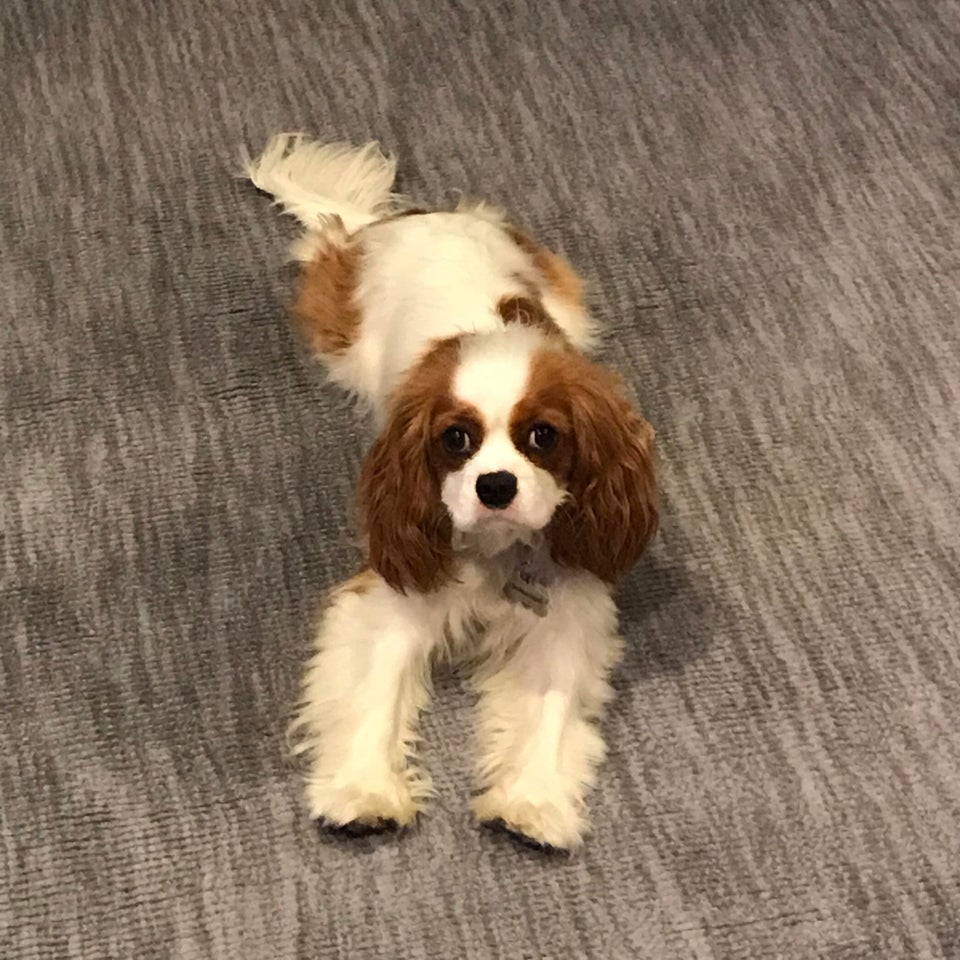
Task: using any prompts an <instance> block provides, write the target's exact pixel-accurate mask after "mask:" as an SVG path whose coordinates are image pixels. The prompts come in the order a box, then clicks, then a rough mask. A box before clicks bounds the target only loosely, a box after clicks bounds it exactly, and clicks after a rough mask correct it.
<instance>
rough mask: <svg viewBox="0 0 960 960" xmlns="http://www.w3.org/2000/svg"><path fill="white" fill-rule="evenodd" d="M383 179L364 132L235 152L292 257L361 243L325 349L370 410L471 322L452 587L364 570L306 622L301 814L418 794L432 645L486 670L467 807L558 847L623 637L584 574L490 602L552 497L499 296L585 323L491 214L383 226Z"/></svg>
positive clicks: (384, 816)
mask: <svg viewBox="0 0 960 960" xmlns="http://www.w3.org/2000/svg"><path fill="white" fill-rule="evenodd" d="M394 172H395V163H394V161H392V160H388V159H387V158H385V157H384V156H383V155H382V154H381V153H380V152H379V150H378V148H377V147H376V145H375V144H367V145H366V146H365V147H361V148H359V149H357V148H352V147H349V146H347V145H344V144H333V145H322V144H317V143H314V142H312V141H310V140H308V139H306V138H305V137H302V136H301V135H289V134H284V135H281V136H279V137H275V138H274V139H273V140H271V141H270V143H269V144H268V146H267V149H266V150H265V152H264V154H263V156H262V157H261V158H260V159H259V160H257V161H251V162H248V164H247V173H248V175H249V176H250V179H251V180H253V182H254V183H255V184H256V185H257V186H258V187H260V188H261V189H263V190H265V191H267V192H268V193H271V194H273V195H274V196H275V197H276V199H277V202H278V203H280V204H282V206H283V207H284V209H285V210H286V211H287V212H289V213H291V214H293V215H295V216H296V217H298V218H299V219H300V220H301V221H302V222H303V223H304V224H305V225H306V227H307V233H306V235H305V236H304V237H303V238H301V240H300V241H298V242H297V244H296V245H295V248H294V255H295V256H296V257H297V258H298V259H303V260H306V259H310V258H311V257H312V256H313V255H314V254H315V252H316V250H317V249H318V247H319V245H320V244H324V243H327V244H348V243H349V244H355V245H356V246H357V247H358V248H359V250H360V251H361V255H362V260H361V268H360V273H359V283H358V289H357V291H356V294H355V299H356V301H357V306H358V307H359V308H360V316H361V326H360V331H359V335H358V338H357V339H356V341H355V342H354V343H353V344H352V345H351V346H350V347H349V348H348V349H347V350H346V351H344V352H343V353H342V354H339V355H336V356H329V357H325V358H324V359H325V360H326V363H327V366H328V369H329V372H330V375H331V377H332V379H333V380H335V381H336V382H338V383H340V384H341V385H342V386H344V387H346V388H347V389H348V390H350V391H351V392H353V393H354V395H356V396H357V397H359V398H360V399H362V400H363V401H365V402H366V404H367V405H368V406H369V407H370V408H371V409H372V410H373V412H374V414H375V416H376V417H377V418H378V419H380V420H382V419H383V418H384V417H385V415H386V413H387V410H388V407H389V398H390V395H391V393H392V392H393V391H394V390H395V389H396V387H397V385H398V384H399V383H400V382H401V380H402V378H403V376H404V375H405V374H406V373H407V371H408V370H409V369H410V367H411V365H412V364H414V363H415V362H416V360H417V358H418V357H420V356H421V355H422V354H423V353H424V352H425V351H426V350H427V349H428V348H429V347H430V345H431V344H432V343H433V342H435V341H436V340H438V339H442V338H447V337H451V336H454V335H457V334H470V335H471V336H468V337H466V338H464V340H463V342H462V353H461V357H460V365H459V368H458V372H457V375H456V378H455V382H454V384H453V392H454V393H455V394H456V395H457V396H458V397H459V398H460V399H461V400H463V401H465V402H468V403H470V404H472V405H473V406H474V407H476V409H477V410H478V411H479V412H480V414H481V415H482V417H483V421H484V424H483V425H484V431H485V432H484V440H483V442H482V444H481V447H480V449H479V450H478V451H477V452H476V453H475V454H474V455H473V456H472V457H471V458H470V459H469V460H468V461H467V463H466V464H465V465H464V467H463V468H462V469H461V470H459V471H456V472H454V473H451V474H449V475H447V477H446V478H445V481H444V483H443V489H442V498H443V501H444V503H445V504H446V507H447V510H448V511H449V513H450V515H451V517H452V519H453V523H454V541H453V545H454V548H455V550H456V551H457V558H458V559H457V564H458V566H457V569H456V571H455V575H454V576H453V577H452V578H451V580H450V581H449V583H448V584H447V585H446V586H444V587H442V588H440V589H439V590H438V591H436V592H434V593H431V594H429V595H422V594H417V593H415V592H410V593H408V594H405V595H404V594H401V593H399V592H397V591H395V590H393V589H392V588H391V587H389V586H388V585H387V584H386V583H385V582H384V581H383V580H382V579H380V578H379V577H378V576H376V575H374V574H370V575H369V577H367V578H365V579H361V580H360V581H356V582H352V583H348V584H347V585H345V586H344V587H343V588H341V589H340V590H339V591H338V592H337V593H336V594H335V595H334V597H333V598H332V600H331V602H330V604H329V606H328V608H327V610H326V612H325V614H324V616H323V620H322V622H321V625H320V628H319V632H318V635H317V641H316V646H317V653H316V655H315V657H314V658H313V660H312V661H311V662H310V664H309V666H308V669H307V673H306V678H305V681H304V690H303V693H304V696H303V702H302V705H301V709H300V711H299V714H298V717H297V720H296V722H295V724H294V728H295V733H296V734H297V743H298V747H297V750H298V752H301V753H303V754H305V755H306V756H307V757H308V759H309V764H310V772H309V778H308V786H307V799H308V803H309V807H310V812H311V813H312V815H313V816H315V817H318V818H322V819H324V820H326V821H329V822H331V823H334V824H347V823H351V822H355V821H358V822H360V823H367V824H377V823H379V822H380V821H384V820H392V821H396V822H397V823H399V824H407V823H410V822H411V821H412V820H413V819H414V818H415V817H416V814H417V811H418V810H419V809H420V807H421V805H422V802H423V800H424V799H425V798H426V797H427V796H428V795H429V793H430V784H429V779H428V777H427V775H426V774H425V773H423V772H422V771H420V770H419V769H418V768H417V765H416V763H415V760H414V757H413V746H414V743H415V740H416V720H417V714H418V713H419V711H420V710H421V709H422V708H423V707H424V706H425V704H426V701H427V695H428V686H429V680H428V677H429V664H430V659H431V657H432V656H433V655H435V654H436V653H437V652H438V651H442V650H449V651H450V652H453V653H456V654H463V655H465V656H468V657H470V658H471V659H477V660H479V661H481V662H482V663H483V664H484V666H483V668H482V670H481V672H480V673H479V674H478V678H477V686H478V689H479V691H480V695H481V697H480V724H479V733H478V739H479V746H480V761H479V765H478V775H479V781H480V785H481V786H482V787H483V793H482V794H481V796H480V797H479V798H478V799H477V800H476V801H475V804H474V810H475V812H476V814H477V816H478V817H479V818H480V819H481V820H502V821H503V822H504V823H505V824H506V825H507V826H508V827H510V828H511V829H513V830H516V831H519V832H521V833H523V834H525V835H527V836H529V837H531V838H532V839H534V840H537V841H539V842H541V843H545V844H550V845H552V846H556V847H562V848H572V847H575V846H577V845H578V844H579V843H580V841H581V839H582V837H583V834H584V831H585V829H586V816H585V807H584V794H585V792H586V790H587V789H588V788H589V787H590V785H591V784H592V782H593V778H594V770H595V767H596V765H597V764H598V763H599V762H600V760H601V758H602V756H603V752H604V751H603V742H602V740H601V739H600V735H599V733H598V731H597V730H596V727H595V726H594V724H593V719H594V717H595V716H596V714H597V712H598V711H599V709H600V707H601V705H602V703H603V701H604V700H605V699H606V697H607V695H608V686H607V675H608V673H609V671H610V669H611V667H612V665H613V663H614V661H615V660H616V657H617V653H618V651H619V648H620V641H619V638H618V637H617V632H616V614H615V609H614V604H613V601H612V598H611V594H610V590H609V588H608V586H607V585H606V584H604V583H602V582H601V581H600V580H598V579H597V578H595V577H593V576H592V575H589V574H586V573H574V572H569V571H568V572H566V573H564V574H563V575H562V576H561V577H560V578H559V579H558V580H557V581H556V583H555V584H553V585H552V586H551V587H550V588H549V594H550V598H549V610H548V613H547V615H546V616H545V617H544V618H542V619H540V618H538V617H537V616H536V615H535V614H534V613H531V612H530V611H528V610H526V609H525V608H523V607H522V606H519V605H518V604H515V603H512V602H509V601H508V600H506V599H504V597H503V588H504V585H505V583H506V581H507V579H508V578H509V577H510V575H511V573H512V569H511V567H510V562H509V561H508V560H506V559H505V557H504V553H503V551H505V550H506V548H508V547H509V546H510V545H511V544H513V543H514V542H515V541H516V540H518V539H528V538H529V537H530V536H531V535H532V531H535V530H539V529H541V528H543V527H544V526H545V525H546V524H547V523H548V522H549V520H550V517H551V516H552V515H553V512H554V510H555V509H556V507H557V506H558V505H559V504H560V503H561V502H562V500H563V499H564V497H565V491H564V490H563V489H562V487H561V486H560V485H559V484H558V483H557V481H556V480H555V479H554V477H553V476H552V475H551V474H550V473H549V472H548V471H546V470H543V469H541V468H539V467H537V466H536V465H535V464H533V463H532V462H531V461H530V460H528V459H527V458H526V457H525V456H524V455H523V454H522V453H521V452H520V451H519V450H518V449H517V448H516V447H515V446H514V445H513V442H512V440H511V437H510V432H509V427H510V415H511V411H512V410H513V408H514V406H515V405H516V403H517V401H518V400H519V399H520V398H521V397H522V396H523V395H524V393H525V391H526V389H527V385H528V379H529V370H530V360H531V357H532V355H533V353H534V352H535V351H537V350H540V349H544V348H549V343H548V341H547V339H546V338H545V336H544V334H543V333H542V332H541V331H539V330H536V329H531V328H527V327H524V326H521V325H518V324H512V325H505V324H504V321H503V319H502V318H501V317H500V315H499V313H498V312H497V305H498V303H499V301H500V300H501V299H502V298H504V297H507V296H516V295H522V294H528V293H529V291H530V289H531V288H533V289H535V291H536V293H537V294H538V295H539V296H540V298H541V301H542V303H543V305H544V307H545V309H546V310H547V311H548V312H549V314H550V315H551V316H552V318H553V320H554V321H555V322H556V323H557V325H558V326H559V327H560V328H561V330H563V331H564V333H565V334H566V335H567V337H568V339H569V341H570V342H571V344H572V345H573V346H574V347H576V348H578V349H585V348H587V347H589V345H590V343H591V341H592V339H593V326H592V321H591V320H590V317H589V315H588V314H587V313H586V311H584V310H583V309H582V308H581V307H580V306H579V305H576V304H572V303H570V302H569V301H566V300H564V299H563V298H561V297H558V296H557V295H556V294H555V293H554V292H553V291H552V290H551V289H550V288H549V287H547V286H546V285H545V282H544V278H543V277H542V276H540V274H539V273H538V271H537V269H536V267H535V264H534V263H533V260H532V258H531V257H530V255H529V254H528V253H527V252H525V251H524V250H523V249H522V248H521V247H520V246H519V245H518V244H517V243H516V242H515V241H514V239H513V238H512V237H511V235H510V233H509V232H508V231H507V230H506V229H505V225H506V222H505V219H504V217H503V214H502V213H501V212H500V211H498V210H496V209H494V208H492V207H488V206H486V205H484V204H477V203H475V204H461V205H460V206H459V207H458V209H457V210H455V211H453V212H450V213H431V214H423V215H417V216H410V217H400V218H391V217H390V216H389V215H390V214H392V213H394V212H396V200H397V198H396V197H394V196H393V195H392V194H391V192H390V191H391V186H392V183H393V176H394ZM384 218H386V219H384ZM499 470H508V471H510V472H511V473H513V474H515V475H516V477H517V480H518V493H517V496H516V498H515V499H514V501H513V502H512V503H511V504H510V505H509V506H508V507H507V508H505V509H503V510H496V511H494V510H490V509H488V508H486V507H484V506H483V505H482V504H481V503H480V502H479V500H478V497H477V494H476V481H477V477H478V476H479V475H480V474H481V473H490V472H495V471H499ZM478 624H481V625H483V627H484V629H483V631H482V633H478Z"/></svg>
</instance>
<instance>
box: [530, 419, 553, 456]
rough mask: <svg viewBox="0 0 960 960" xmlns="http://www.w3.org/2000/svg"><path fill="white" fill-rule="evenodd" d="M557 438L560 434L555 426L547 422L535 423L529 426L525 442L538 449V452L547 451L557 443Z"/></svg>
mask: <svg viewBox="0 0 960 960" xmlns="http://www.w3.org/2000/svg"><path fill="white" fill-rule="evenodd" d="M559 439H560V435H559V434H558V433H557V431H556V428H555V427H551V426H550V424H549V423H535V424H534V425H533V426H532V427H531V428H530V436H529V437H527V443H529V444H530V446H531V447H532V448H533V449H534V450H538V451H539V452H540V453H547V452H548V451H550V450H552V449H553V448H554V447H555V446H556V445H557V440H559Z"/></svg>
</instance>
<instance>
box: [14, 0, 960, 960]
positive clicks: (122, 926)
mask: <svg viewBox="0 0 960 960" xmlns="http://www.w3.org/2000/svg"><path fill="white" fill-rule="evenodd" d="M958 50H960V5H958V4H957V3H956V2H951V0H939V2H937V0H794V2H790V3H783V2H780V0H770V2H764V0H750V2H748V0H726V2H714V0H685V2H683V3H680V2H670V0H632V2H629V0H621V2H619V3H617V2H609V0H596V2H592V0H575V2H569V3H568V2H561V0H517V2H513V3H490V4H484V3H474V2H468V0H461V2H459V3H441V2H438V0H414V2H401V0H377V2H373V0H359V2H347V0H324V2H317V0H310V2H306V0H304V2H300V0H276V2H270V0H266V2H263V0H258V2H254V0H210V2H206V3H200V2H197V0H169V2H164V3H152V2H146V0H129V2H126V3H122V4H107V3H94V2H90V0H72V2H70V3H63V2H60V0H8V2H7V3H5V4H4V5H3V10H2V12H0V56H2V62H3V63H5V64H6V66H5V67H4V81H5V82H4V97H3V98H2V100H0V123H2V126H3V129H4V131H5V142H6V143H7V148H6V158H5V161H4V174H3V178H2V190H0V250H2V257H0V304H2V322H0V377H2V380H0V403H2V412H0V535H2V547H0V556H2V567H0V577H2V579H0V764H2V774H0V777H2V780H0V956H2V957H4V958H8V957H9V958H13V960H36V958H49V960H62V958H74V957H78V958H80V957H82V958H111V960H112V958H137V960H142V958H154V957H158V958H159V957H170V958H178V960H181V958H182V960H194V958H208V957H209V958H218V960H219V958H223V960H238V958H240V960H247V958H251V960H260V958H263V960H274V958H276V960H286V958H327V957H344V958H373V957H377V958H403V960H419V958H423V960H436V958H442V960H448V958H458V957H478V958H488V957H507V958H558V960H559V958H580V957H588V958H594V957H595V958H603V960H619V958H624V960H626V958H630V960H643V958H657V960H660V958H697V960H713V958H716V960H725V958H764V960H766V958H775V957H776V958H829V960H854V958H864V960H866V958H870V960H876V958H893V960H901V958H957V957H960V830H958V823H960V736H958V729H960V652H958V651H960V627H958V624H960V574H958V569H960V557H958V552H960V550H958V548H960V522H958V517H957V504H958V501H960V319H958V318H960V214H958V206H957V201H958V196H960V163H958V147H960V56H958ZM284 129H304V130H307V131H310V132H311V133H312V134H314V135H316V136H317V137H320V138H325V139H333V138H346V139H352V140H358V141H362V140H365V139H369V138H371V137H377V138H379V139H380V140H381V141H382V142H383V143H384V144H385V146H386V147H387V148H388V149H389V150H391V151H392V152H395V153H396V154H397V155H398V156H399V158H400V171H401V181H400V186H401V187H402V189H404V190H405V191H407V192H408V193H410V194H412V195H413V196H414V197H415V198H416V199H417V200H418V201H419V202H421V203H425V204H442V203H448V202H450V200H451V199H452V198H453V197H454V196H455V195H456V190H463V191H465V192H467V193H471V194H479V195H482V196H485V197H488V198H490V199H491V200H494V201H496V202H499V203H501V204H503V205H505V206H506V207H507V208H509V209H510V210H511V211H513V212H514V214H515V216H516V218H517V219H518V221H520V222H521V223H523V224H524V225H525V226H526V227H527V228H529V229H530V230H531V231H532V232H533V233H534V234H535V235H537V236H538V237H540V238H541V239H542V240H543V241H545V242H547V243H549V244H551V245H554V246H555V247H557V248H559V249H561V250H563V251H564V252H565V253H566V254H567V255H568V256H569V257H570V258H571V259H572V260H573V261H574V262H575V263H576V264H577V265H578V266H579V267H580V268H581V270H582V271H583V272H584V273H585V274H586V276H587V277H588V278H589V281H590V284H591V288H592V302H593V306H594V309H595V311H596V313H597V315H598V316H599V317H600V318H601V319H602V321H603V323H604V324H605V326H606V329H607V331H608V337H607V341H606V343H605V346H604V349H603V355H604V358H605V359H606V360H607V361H609V362H610V363H611V364H613V365H615V366H617V367H618V368H619V369H620V370H622V371H623V373H624V374H625V376H626V377H627V379H628V380H629V381H630V383H631V384H632V385H633V386H635V388H636V390H637V391H638V393H639V395H640V397H641V398H642V402H643V405H644V408H645V411H646V413H647V415H648V417H649V419H650V420H651V421H652V422H653V423H654V424H655V425H656V426H657V428H658V431H659V439H660V451H661V457H662V486H663V491H664V500H665V506H664V515H663V524H662V533H661V535H660V536H659V538H658V540H657V542H656V545H655V546H654V548H653V549H652V550H651V551H650V553H649V554H648V555H647V556H646V557H645V559H644V560H643V561H642V563H641V564H640V566H639V568H638V569H637V570H636V572H635V573H634V574H633V575H632V576H631V577H630V579H629V580H628V582H627V583H626V584H625V585H624V588H623V592H622V620H623V630H624V632H625V635H626V637H627V641H628V652H627V656H626V660H625V662H624V663H623V665H622V667H621V668H620V669H619V671H618V673H617V675H616V681H615V685H616V688H617V699H616V701H615V703H614V704H613V705H612V707H611V709H610V710H609V713H608V715H607V718H606V721H605V732H606V735H607V737H608V739H609V742H610V745H611V753H610V758H609V762H608V763H607V764H606V767H605V769H604V772H603V775H602V777H601V781H600V785H599V787H598V789H597V790H596V791H595V792H594V794H593V798H592V801H593V812H594V822H595V830H594V834H593V836H592V838H591V839H590V841H589V843H588V845H587V846H586V848H585V849H584V850H583V852H582V853H580V854H579V855H577V856H576V857H573V858H570V859H547V858H544V857H542V856H539V855H537V854H535V853H533V852H528V851H522V850H518V849H516V848H515V847H514V846H513V845H512V844H511V843H510V842H508V841H507V840H505V839H501V838H499V837H497V836H496V835H490V834H487V833H484V832H481V831H478V830H477V829H476V828H475V827H474V826H473V825H472V824H471V823H470V820H469V817H468V815H467V797H468V794H469V789H470V756H469V749H468V745H469V741H470V730H471V712H472V704H471V702H470V698H469V695H468V693H467V692H466V690H465V688H464V686H463V684H462V682H461V681H460V680H459V679H458V678H457V677H456V676H455V675H450V676H444V677H443V678H441V679H440V681H439V683H438V691H437V698H436V702H435V706H434V709H433V711H432V712H431V713H430V714H429V715H428V716H427V717H426V718H425V721H424V724H423V733H424V754H425V758H426V763H427V765H428V767H429V768H430V770H431V771H432V773H433V775H434V778H435V780H436V783H437V786H438V788H439V797H438V799H437V801H436V802H435V803H434V804H433V806H432V808H431V810H430V814H429V816H428V817H426V818H425V819H424V821H423V823H422V826H421V827H420V828H419V830H418V831H416V832H415V833H413V834H411V835H409V836H406V837H404V838H401V839H386V840H378V841H361V842H354V843H349V842H344V841H339V840H336V839H334V838H330V837H326V836H323V835H321V834H319V833H318V832H317V831H316V830H315V829H314V828H313V827H312V826H311V824H310V823H309V822H308V820H307V819H306V817H305V815H304V813H303V811H302V808H301V804H300V788H299V784H298V781H297V773H296V770H295V769H294V767H293V766H292V765H291V763H290V762H289V761H288V760H287V759H286V757H285V752H284V743H283V732H284V728H285V725H286V722H287V720H288V717H289V711H290V707H291V704H292V702H293V701H294V699H295V696H296V692H297V685H298V681H299V678H300V668H301V663H302V661H303V658H304V655H305V652H306V650H307V647H308V644H309V639H310V620H311V617H312V615H313V611H314V608H315V606H316V604H317V602H318V600H319V599H320V597H321V596H322V594H323V592H324V590H325V589H326V588H328V587H329V586H331V585H332V584H333V583H335V582H336V581H337V580H338V579H339V578H341V577H343V576H345V575H347V574H348V573H350V572H352V570H353V568H354V564H355V562H356V551H355V548H354V546H353V536H354V533H353V526H352V520H351V497H352V492H351V491H352V485H353V480H354V478H355V475H356V472H357V467H358V464H359V460H360V457H361V455H362V453H363V449H364V443H365V442H366V439H367V438H366V435H365V431H364V428H363V427H362V425H361V424H359V423H358V422H357V420H356V418H355V417H354V416H353V414H352V413H351V410H350V408H349V405H348V404H347V403H346V402H345V400H344V398H343V397H342V396H341V395H340V394H339V393H338V392H337V391H335V390H334V389H332V388H331V387H329V386H326V385H324V383H323V381H322V377H321V375H320V371H319V368H318V367H317V366H316V365H315V364H314V363H312V362H311V361H310V360H309V359H308V358H307V357H306V356H305V354H304V353H303V352H302V351H301V350H300V348H299V347H298V346H297V344H296V342H295V340H294V338H293V337H292V335H291V334H290V332H289V329H288V326H287V323H286V319H285V312H284V311H285V304H286V303H287V301H288V298H289V293H290V287H291V278H292V274H291V270H290V268H289V266H286V265H285V262H284V258H285V249H286V244H287V242H288V241H289V239H290V238H291V237H292V235H293V233H294V226H293V223H292V222H291V221H289V220H283V219H282V218H280V217H278V216H277V215H276V213H275V211H274V210H272V209H271V208H270V204H269V202H268V200H267V199H266V198H265V197H263V196H262V195H259V194H257V192H256V191H255V190H253V189H252V188H251V187H250V186H249V185H248V184H246V183H244V182H243V181H242V180H240V179H237V178H236V177H235V176H234V175H235V173H236V170H237V167H238V163H237V157H238V151H239V148H240V147H241V146H242V145H247V146H248V147H249V148H250V149H252V150H257V149H259V148H260V147H261V146H262V145H263V143H264V142H265V140H266V138H267V137H268V135H270V134H271V133H274V132H276V131H279V130H284Z"/></svg>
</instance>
